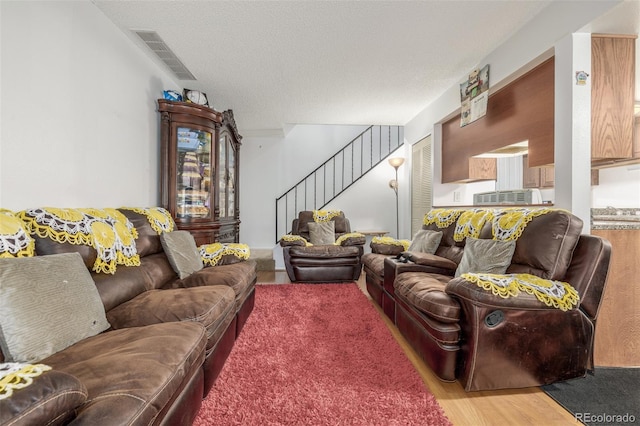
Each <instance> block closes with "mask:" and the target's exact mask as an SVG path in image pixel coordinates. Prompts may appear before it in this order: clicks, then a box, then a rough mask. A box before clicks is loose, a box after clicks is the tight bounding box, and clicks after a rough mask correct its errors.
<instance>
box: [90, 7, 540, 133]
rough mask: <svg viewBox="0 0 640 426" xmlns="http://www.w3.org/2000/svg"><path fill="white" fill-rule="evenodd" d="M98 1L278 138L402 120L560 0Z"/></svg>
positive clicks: (239, 114)
mask: <svg viewBox="0 0 640 426" xmlns="http://www.w3.org/2000/svg"><path fill="white" fill-rule="evenodd" d="M93 2H94V3H95V4H96V5H97V7H98V8H99V9H101V10H102V11H103V13H104V14H105V15H106V16H107V17H108V18H109V19H111V20H112V21H113V22H114V23H115V24H116V25H118V26H119V27H120V28H121V29H122V30H123V31H124V32H125V33H127V34H128V35H129V36H130V37H131V38H132V39H134V37H135V36H134V35H131V34H132V33H131V30H154V31H156V32H157V33H158V34H159V35H160V36H161V37H162V38H163V39H164V41H165V42H166V43H167V44H168V45H169V47H170V48H171V49H172V50H173V51H174V52H175V53H176V55H177V56H178V58H180V59H181V60H182V62H183V63H184V64H185V65H186V66H187V68H189V70H190V71H191V72H192V73H193V74H194V75H195V76H196V78H197V81H182V82H181V84H182V85H183V87H188V88H191V89H197V90H202V91H204V92H206V93H207V94H208V97H209V99H210V103H211V104H212V106H213V107H214V108H216V109H219V110H224V109H233V110H234V115H235V117H236V121H237V123H238V126H239V127H240V129H241V131H242V132H243V134H247V133H248V134H263V135H268V134H270V133H274V134H276V133H277V132H278V131H279V132H282V129H283V127H286V126H287V125H290V124H400V125H403V124H405V123H406V122H408V121H409V120H411V119H412V118H413V117H414V116H415V115H416V114H417V113H418V112H420V111H421V110H422V109H423V108H424V107H426V106H427V105H428V104H429V103H430V102H432V101H433V100H434V99H435V98H437V97H438V96H439V95H440V94H441V93H442V92H443V91H444V90H446V89H447V88H449V87H451V86H452V85H454V84H456V83H458V82H460V81H461V80H462V79H463V77H464V76H465V75H466V73H468V72H469V71H470V70H471V69H473V68H474V67H476V66H477V65H480V64H479V63H478V62H479V61H480V60H481V59H482V58H483V57H485V56H487V55H488V54H489V53H490V52H491V51H493V50H494V49H495V48H496V47H497V46H498V45H500V44H501V43H503V42H504V41H505V40H507V39H508V38H509V37H510V36H511V35H512V34H514V33H515V32H517V31H518V29H520V28H521V27H522V26H523V25H524V24H525V23H527V22H528V21H529V20H530V19H531V18H532V17H533V16H534V15H536V14H537V13H538V12H539V11H540V10H542V9H543V8H544V7H545V6H547V5H548V3H549V2H550V1H549V0H544V1H532V0H527V1H515V0H511V1H482V0H479V1H442V0H441V1H166V0H165V1H124V0H93ZM141 48H143V49H146V48H145V47H144V46H143V45H141ZM174 89H179V88H174Z"/></svg>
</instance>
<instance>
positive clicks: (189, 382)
mask: <svg viewBox="0 0 640 426" xmlns="http://www.w3.org/2000/svg"><path fill="white" fill-rule="evenodd" d="M120 211H121V212H122V213H124V215H125V216H127V218H128V219H129V220H130V221H131V223H132V224H133V225H134V226H135V228H136V229H137V231H138V237H137V238H136V247H137V251H138V254H139V255H140V266H118V267H117V270H116V271H115V273H114V274H113V275H112V274H106V273H95V272H92V273H91V275H92V277H93V279H94V281H95V285H96V287H97V290H98V293H99V295H100V298H101V299H102V303H103V305H104V308H105V311H106V317H107V319H108V321H109V323H110V324H111V328H110V329H108V330H107V331H104V332H102V333H100V334H98V335H95V336H93V337H89V338H86V339H84V340H81V341H80V342H78V343H76V344H74V345H72V346H70V347H68V348H66V349H64V350H62V351H60V352H57V353H54V354H53V355H51V356H49V357H48V358H45V359H42V360H40V361H38V362H39V363H42V364H45V365H48V366H50V367H51V368H52V370H51V371H49V372H45V373H44V374H43V375H42V376H40V377H37V378H36V379H35V380H34V383H33V384H31V385H30V386H28V387H26V388H24V389H21V390H19V391H15V392H14V395H13V396H11V397H10V398H7V399H4V400H0V404H2V409H0V412H1V413H0V424H5V423H8V424H67V423H69V422H72V423H73V424H83V425H123V424H129V425H151V424H154V425H155V424H166V425H189V424H191V423H192V422H193V420H194V418H195V416H196V415H197V412H198V410H199V408H200V406H201V401H202V399H203V398H204V396H206V395H207V393H208V391H209V390H210V389H211V387H212V386H213V384H214V381H215V380H216V378H217V376H218V374H219V373H220V371H221V369H222V367H223V365H224V363H225V360H226V359H227V357H228V355H229V353H230V351H231V349H232V347H233V345H234V342H235V339H236V337H237V336H238V334H239V333H240V331H241V329H242V326H243V325H244V323H245V321H246V320H247V318H248V316H249V315H250V313H251V311H252V309H253V304H254V286H255V282H256V263H255V261H253V260H245V261H240V262H237V263H233V264H226V265H220V266H211V267H205V268H204V269H202V270H200V271H197V272H194V273H193V274H191V275H190V276H188V277H186V278H185V279H180V278H178V276H177V275H176V273H175V272H174V270H173V268H172V266H171V265H170V263H169V261H168V258H167V255H166V254H165V252H164V251H163V247H162V244H161V241H160V237H159V235H158V233H157V232H156V231H155V230H154V229H152V227H151V226H150V222H149V220H148V219H147V217H145V216H144V215H142V214H139V213H135V212H133V211H131V210H127V209H121V210H120ZM34 239H35V240H36V255H37V256H46V255H50V254H57V253H68V252H78V253H80V255H81V256H82V258H83V260H84V262H85V264H86V265H87V266H88V267H89V268H91V265H93V262H94V261H95V259H96V250H95V249H94V248H92V247H90V246H86V245H72V244H69V243H60V242H57V241H54V240H53V239H49V238H42V237H37V236H34ZM69 316H70V318H73V312H69ZM4 360H5V357H4V355H3V354H2V353H0V362H4Z"/></svg>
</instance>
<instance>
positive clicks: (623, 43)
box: [591, 34, 637, 165]
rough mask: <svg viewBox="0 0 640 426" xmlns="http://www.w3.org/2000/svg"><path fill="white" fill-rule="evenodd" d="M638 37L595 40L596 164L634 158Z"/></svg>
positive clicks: (593, 138)
mask: <svg viewBox="0 0 640 426" xmlns="http://www.w3.org/2000/svg"><path fill="white" fill-rule="evenodd" d="M636 37H637V36H635V35H631V36H624V35H608V34H593V35H592V37H591V74H592V79H591V158H592V160H594V163H595V165H599V164H601V163H604V164H607V163H609V162H610V160H620V159H629V158H631V157H632V155H633V124H634V123H633V104H634V88H635V75H636V73H635V63H636Z"/></svg>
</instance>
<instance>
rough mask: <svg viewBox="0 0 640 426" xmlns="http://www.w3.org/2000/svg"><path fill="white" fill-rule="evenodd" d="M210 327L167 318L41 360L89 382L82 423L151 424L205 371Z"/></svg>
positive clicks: (111, 333)
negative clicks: (164, 321) (197, 375)
mask: <svg viewBox="0 0 640 426" xmlns="http://www.w3.org/2000/svg"><path fill="white" fill-rule="evenodd" d="M205 345H206V337H205V329H204V327H202V325H201V324H198V323H194V322H168V323H163V324H154V325H149V326H145V327H134V328H124V329H120V330H113V331H108V332H106V333H102V334H99V335H97V336H93V337H89V338H87V339H84V340H82V341H80V342H78V343H76V344H75V345H73V346H70V347H68V348H67V349H65V350H64V351H61V352H58V353H56V354H54V355H52V356H50V357H49V358H46V359H44V360H43V361H42V362H43V363H44V364H47V365H49V366H51V367H52V368H53V369H54V370H59V371H63V372H66V373H68V374H71V375H73V376H75V377H77V378H78V379H80V381H81V382H82V383H83V384H84V386H85V387H86V389H87V392H88V399H87V402H86V403H85V404H83V405H82V406H81V407H80V408H79V409H78V413H77V418H76V422H77V424H85V425H102V424H105V423H108V424H113V425H134V424H135V425H150V424H154V423H155V420H157V416H158V414H159V413H161V412H162V410H163V409H165V407H166V406H167V405H168V404H170V403H171V402H172V401H173V398H174V397H175V396H176V395H177V394H178V393H179V392H180V391H181V389H183V388H184V386H185V384H186V383H187V382H188V381H189V380H190V378H191V377H193V375H195V374H198V373H199V371H200V370H201V369H202V364H203V362H204V357H205Z"/></svg>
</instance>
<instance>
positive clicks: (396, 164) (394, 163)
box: [389, 157, 404, 169]
mask: <svg viewBox="0 0 640 426" xmlns="http://www.w3.org/2000/svg"><path fill="white" fill-rule="evenodd" d="M389 164H391V166H392V167H393V168H394V169H397V168H398V167H400V166H402V164H404V158H402V157H394V158H389Z"/></svg>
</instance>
